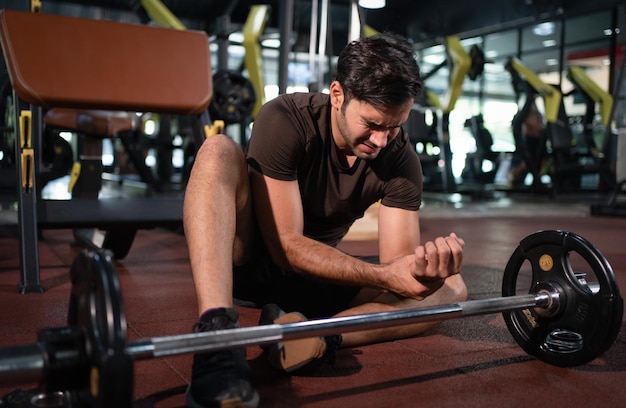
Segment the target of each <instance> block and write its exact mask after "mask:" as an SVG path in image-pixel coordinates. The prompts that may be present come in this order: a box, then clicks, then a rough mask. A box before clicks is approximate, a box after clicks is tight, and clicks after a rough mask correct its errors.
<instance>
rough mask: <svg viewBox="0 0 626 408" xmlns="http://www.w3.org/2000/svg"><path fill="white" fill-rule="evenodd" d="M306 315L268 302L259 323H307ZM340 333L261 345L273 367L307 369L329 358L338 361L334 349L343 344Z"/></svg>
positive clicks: (290, 369)
mask: <svg viewBox="0 0 626 408" xmlns="http://www.w3.org/2000/svg"><path fill="white" fill-rule="evenodd" d="M306 320H307V318H306V317H304V316H303V315H302V314H301V313H298V312H291V313H285V312H284V311H282V310H281V309H280V308H279V307H278V306H277V305H275V304H269V305H265V306H264V307H263V309H262V310H261V317H260V319H259V325H264V324H286V323H297V322H304V321H306ZM341 340H342V338H341V335H339V334H338V335H334V336H327V337H311V338H305V339H298V340H289V341H285V342H279V343H275V344H270V345H266V346H262V348H263V350H265V351H266V352H267V359H268V361H269V363H270V365H271V366H273V367H274V368H276V369H278V370H281V371H285V372H288V373H293V372H296V371H300V370H302V369H304V368H310V367H311V366H313V365H314V363H319V362H320V361H322V360H323V359H324V358H327V359H328V360H329V361H330V363H331V364H334V363H335V352H336V351H337V348H339V346H340V345H341Z"/></svg>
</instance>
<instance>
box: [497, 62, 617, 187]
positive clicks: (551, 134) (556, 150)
mask: <svg viewBox="0 0 626 408" xmlns="http://www.w3.org/2000/svg"><path fill="white" fill-rule="evenodd" d="M505 68H506V69H507V70H508V71H509V72H510V73H511V77H512V85H513V88H514V90H515V91H516V93H517V94H519V93H526V102H525V104H524V108H522V109H521V112H523V111H524V109H525V108H526V107H527V106H528V105H529V104H530V103H531V102H532V99H533V98H534V97H535V96H536V95H538V96H540V97H541V98H542V99H543V102H544V106H545V119H546V141H547V146H545V156H546V158H547V159H549V160H550V163H549V164H550V171H549V173H548V174H549V175H550V176H551V178H552V186H544V185H543V183H542V182H541V168H540V167H541V159H539V160H538V159H537V158H536V157H531V154H530V152H526V151H525V149H524V148H523V143H522V141H521V137H522V135H521V127H522V118H518V117H516V118H514V120H513V135H514V138H515V144H516V148H518V149H522V154H523V157H524V160H525V161H526V164H527V167H528V169H529V170H530V171H531V173H532V174H533V185H532V189H533V190H535V191H545V190H546V189H547V187H549V188H548V190H553V191H564V190H575V191H576V190H579V189H580V188H581V183H580V181H581V177H582V175H585V174H597V175H599V177H600V183H601V185H603V186H604V188H612V187H613V186H614V185H615V175H614V174H613V171H612V169H611V164H610V162H609V160H608V157H606V155H603V154H594V153H593V149H592V148H590V146H584V145H583V146H579V147H576V146H575V141H574V136H573V134H572V130H571V128H570V126H569V118H568V117H567V114H566V112H565V107H564V104H563V94H562V93H561V91H560V90H559V89H557V88H556V87H555V86H553V85H550V84H547V83H545V82H544V81H543V80H541V78H539V76H537V74H535V73H534V72H533V71H532V70H530V69H529V68H528V67H526V66H525V65H524V64H523V63H522V62H521V61H520V60H519V59H517V58H511V59H509V61H507V63H506V66H505ZM575 72H577V73H578V74H577V75H576V76H573V77H572V78H575V79H578V80H582V76H581V75H580V71H575ZM579 85H580V84H579ZM585 88H586V89H587V90H589V89H590V86H589V80H588V79H586V81H585ZM541 154H543V153H541Z"/></svg>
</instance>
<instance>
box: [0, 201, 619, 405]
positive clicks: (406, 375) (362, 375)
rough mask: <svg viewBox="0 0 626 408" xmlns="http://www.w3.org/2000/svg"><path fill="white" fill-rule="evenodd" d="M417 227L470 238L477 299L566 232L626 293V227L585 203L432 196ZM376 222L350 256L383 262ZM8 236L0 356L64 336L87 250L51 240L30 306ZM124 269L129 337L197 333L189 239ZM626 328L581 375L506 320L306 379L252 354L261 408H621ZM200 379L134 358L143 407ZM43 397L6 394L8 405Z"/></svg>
mask: <svg viewBox="0 0 626 408" xmlns="http://www.w3.org/2000/svg"><path fill="white" fill-rule="evenodd" d="M421 217H422V236H423V240H427V239H430V238H433V237H436V236H439V235H444V234H448V233H449V232H450V231H454V232H456V233H457V234H458V235H459V236H461V237H463V238H464V239H465V241H466V250H465V255H464V271H463V274H464V276H465V279H466V282H467V285H468V289H469V296H470V299H482V298H492V297H498V296H500V295H501V282H502V274H503V271H504V268H505V266H506V264H507V262H508V260H509V258H510V256H511V254H512V253H513V251H514V250H515V248H516V247H517V246H518V243H519V241H520V240H521V239H522V238H524V237H525V236H527V235H529V234H531V233H533V232H536V231H539V230H545V229H560V230H569V231H572V232H575V233H577V234H579V235H581V236H583V237H584V238H586V239H587V240H589V241H590V242H591V243H593V245H594V246H595V247H596V248H597V249H598V250H600V252H601V253H602V254H603V255H604V256H605V257H606V258H607V260H608V261H609V263H610V264H611V265H612V268H613V270H614V272H615V275H616V278H617V283H618V285H619V286H620V287H621V288H622V291H623V292H624V291H626V248H625V246H624V242H625V240H624V234H625V232H626V218H615V217H594V216H591V215H589V211H588V206H586V205H583V204H564V203H563V202H556V201H551V200H548V199H545V198H541V197H540V198H532V197H531V198H528V197H527V198H526V199H525V202H523V203H521V204H520V203H514V204H512V201H511V200H508V199H504V200H496V201H492V202H491V201H485V202H481V203H478V204H468V205H463V204H458V203H450V202H447V201H446V200H443V201H439V202H435V201H429V200H428V199H426V200H425V205H424V207H423V209H422V215H421ZM375 218H376V214H375V211H374V210H372V211H370V212H368V214H367V216H366V217H365V219H364V221H363V222H361V223H359V224H358V225H356V226H355V227H354V228H353V230H352V231H351V233H350V234H349V235H348V237H347V238H346V240H345V241H344V242H343V243H342V245H341V247H342V249H344V250H346V251H348V252H350V253H353V254H355V255H357V254H365V255H372V254H375V253H376V242H375V240H374V239H375V235H374V231H373V229H375ZM0 227H1V229H0V231H2V234H0V322H1V323H2V329H1V331H0V346H7V345H14V344H30V343H34V342H35V341H36V335H37V330H38V329H40V328H43V327H49V326H63V325H65V322H66V318H67V308H68V299H69V292H70V281H69V276H68V271H69V268H70V265H71V263H72V261H73V260H74V258H75V256H76V254H77V253H78V251H79V250H80V249H79V248H77V247H75V246H72V240H73V238H72V233H71V231H67V230H44V231H43V232H42V239H41V241H40V244H39V245H40V247H39V250H40V258H41V278H42V283H43V286H44V287H45V289H46V291H45V293H43V294H28V295H20V294H18V293H17V283H18V281H19V264H18V262H19V261H18V241H17V238H16V235H15V228H12V227H11V226H10V225H8V226H7V225H6V224H5V225H2V226H0ZM115 269H116V272H117V274H118V275H119V279H120V282H121V287H122V293H123V299H124V303H125V311H126V318H127V321H128V338H129V339H130V340H136V339H140V338H146V337H157V336H166V335H174V334H181V333H189V332H190V331H191V327H192V325H193V323H194V322H195V319H196V300H195V295H194V291H193V286H192V281H191V274H190V269H189V263H188V257H187V247H186V244H185V240H184V237H183V235H182V234H180V233H178V232H173V231H168V230H160V229H155V230H142V231H139V232H138V235H137V238H136V239H135V241H134V243H133V246H132V249H131V251H130V253H129V255H128V256H127V257H126V258H125V259H123V260H119V261H116V263H115ZM239 310H240V312H241V316H242V317H241V323H242V326H251V325H255V324H256V322H257V319H258V316H259V311H258V310H256V309H249V308H241V307H240V308H239ZM623 327H624V326H623V323H622V330H621V331H620V333H619V335H618V337H617V341H616V342H615V343H614V344H613V346H612V347H611V348H610V349H609V350H608V351H607V352H605V353H604V354H603V355H602V356H601V357H599V358H597V359H595V360H594V361H592V362H590V363H588V364H586V365H583V366H578V367H575V368H559V367H556V366H552V365H548V364H546V363H544V362H542V361H539V360H537V359H535V358H534V357H530V356H528V355H527V354H526V353H525V352H524V351H523V350H522V349H521V348H520V346H518V345H517V343H516V342H515V341H514V339H513V337H512V336H511V334H510V333H509V331H508V329H507V328H506V325H505V322H504V319H503V317H502V316H501V315H500V314H489V315H482V316H474V317H466V318H459V319H453V320H446V321H444V322H442V323H440V324H439V325H438V326H437V327H436V328H434V329H433V330H431V331H430V332H427V333H426V334H424V335H422V336H420V337H417V338H413V339H407V340H401V341H394V342H389V343H384V344H376V345H370V346H365V347H357V348H352V349H340V350H339V351H338V354H337V359H336V362H335V364H334V366H331V365H324V366H321V367H320V368H319V369H318V370H317V371H315V372H313V373H309V374H306V375H300V376H289V375H285V374H282V373H278V372H276V371H274V370H273V369H272V368H271V367H270V366H269V365H268V364H267V362H266V361H265V359H264V356H263V354H262V353H261V350H260V348H259V347H257V346H251V347H248V350H247V356H248V360H249V363H250V366H251V367H252V370H253V379H254V383H255V385H256V388H257V389H258V391H259V394H260V397H261V404H260V406H261V407H392V406H393V407H415V406H428V407H459V406H461V407H505V406H506V407H527V406H547V407H566V406H567V407H578V406H581V407H582V406H584V407H614V406H619V405H621V404H623V403H624V402H623V401H624V400H625V398H626V387H624V384H625V383H626V345H625V342H626V334H625V333H624V330H623ZM190 371H191V355H178V356H173V357H166V358H154V359H149V360H139V361H136V362H135V364H134V391H133V407H137V408H139V407H183V406H184V405H185V404H184V391H185V389H186V387H187V385H188V384H189V380H190ZM33 386H34V384H22V385H10V386H6V385H2V384H0V396H3V395H5V394H7V393H9V392H10V391H12V390H14V389H16V388H23V389H29V388H32V387H33Z"/></svg>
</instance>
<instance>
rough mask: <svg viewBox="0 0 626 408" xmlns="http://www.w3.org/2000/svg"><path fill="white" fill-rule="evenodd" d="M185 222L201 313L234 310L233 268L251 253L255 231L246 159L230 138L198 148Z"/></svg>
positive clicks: (218, 138) (214, 139)
mask: <svg viewBox="0 0 626 408" xmlns="http://www.w3.org/2000/svg"><path fill="white" fill-rule="evenodd" d="M183 222H184V228H185V236H186V238H187V243H188V247H189V258H190V261H191V270H192V274H193V279H194V284H195V289H196V295H197V298H198V315H201V314H202V313H203V312H204V311H206V310H208V309H211V308H216V307H232V306H233V299H232V289H233V287H232V286H233V279H232V265H233V262H235V263H240V262H241V261H242V260H243V259H245V257H246V256H247V255H248V254H247V253H246V249H247V248H249V247H250V245H249V243H250V242H251V240H252V239H253V234H254V228H253V227H252V208H251V200H250V194H249V180H248V167H247V165H246V161H245V156H244V154H243V150H242V149H241V146H239V145H238V144H236V143H235V142H234V141H232V140H231V139H230V138H228V137H227V136H224V135H215V136H211V137H210V138H208V139H207V140H205V142H204V143H203V145H202V146H201V147H200V149H199V150H198V153H197V155H196V159H195V162H194V165H193V169H192V172H191V177H190V179H189V183H188V185H187V192H186V195H185V202H184V216H183Z"/></svg>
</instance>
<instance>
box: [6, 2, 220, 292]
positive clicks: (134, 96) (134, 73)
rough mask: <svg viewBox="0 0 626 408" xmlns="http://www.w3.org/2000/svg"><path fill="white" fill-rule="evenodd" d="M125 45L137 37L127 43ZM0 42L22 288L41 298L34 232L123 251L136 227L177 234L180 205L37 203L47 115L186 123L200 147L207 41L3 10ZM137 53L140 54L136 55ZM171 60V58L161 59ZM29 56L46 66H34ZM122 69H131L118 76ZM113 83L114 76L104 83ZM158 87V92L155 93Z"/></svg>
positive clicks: (188, 34)
mask: <svg viewBox="0 0 626 408" xmlns="http://www.w3.org/2000/svg"><path fill="white" fill-rule="evenodd" d="M128 38H134V39H135V40H134V41H132V42H128V41H127V39H128ZM0 40H1V42H2V49H3V53H4V58H5V60H6V63H7V68H8V72H9V76H10V79H11V85H12V87H13V90H14V98H13V100H14V112H15V123H16V124H17V127H16V128H17V132H16V133H17V136H16V144H17V146H16V149H17V153H18V157H19V158H20V159H19V160H17V178H18V180H17V183H18V186H19V191H18V205H19V209H18V228H19V231H20V233H19V241H20V243H19V246H20V270H21V276H20V282H19V284H18V290H19V291H20V292H22V293H27V292H41V291H43V290H44V288H43V287H42V285H41V282H40V279H39V255H38V244H37V242H38V234H39V230H40V229H45V228H100V229H103V230H106V231H109V232H114V234H113V235H114V236H117V237H119V238H116V239H114V240H113V241H115V242H114V245H115V244H120V243H121V244H124V239H128V238H129V236H130V234H134V233H135V231H136V230H137V229H142V228H154V227H157V226H162V227H179V226H180V225H181V223H182V198H180V197H171V198H170V197H164V198H159V199H154V198H145V197H140V198H128V199H118V198H111V199H98V200H91V199H73V200H44V199H42V198H41V196H40V190H39V188H38V187H39V184H40V182H41V181H40V175H41V171H40V163H41V159H40V157H41V141H42V122H43V115H42V111H43V109H44V108H45V109H52V108H71V109H90V110H92V109H93V110H108V111H131V112H156V113H171V114H179V115H187V116H189V117H191V118H192V122H193V123H194V139H195V143H196V144H197V145H198V146H199V145H200V144H201V143H202V141H203V140H204V138H205V137H207V136H208V135H210V134H212V133H213V131H212V129H213V125H214V124H213V122H212V121H211V119H210V116H209V113H208V109H207V108H208V106H209V104H210V101H211V96H212V81H211V61H210V53H209V47H208V38H207V35H206V34H205V33H203V32H197V31H183V30H174V29H166V28H160V27H148V26H142V25H137V24H123V23H117V22H111V21H99V20H88V19H81V18H72V17H64V16H56V15H47V14H41V13H28V12H21V11H15V10H2V11H0ZM137 50H141V52H138V51H137ZM163 55H168V58H167V59H163V58H161V57H162V56H163ZM33 56H37V58H38V59H39V60H40V61H42V62H44V61H45V66H42V65H41V64H35V63H33ZM120 61H132V64H127V65H125V69H124V75H118V76H116V77H111V74H112V73H114V72H119V69H118V64H119V62H120ZM107 78H109V79H108V80H107ZM155 83H158V84H159V86H153V84H155Z"/></svg>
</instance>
